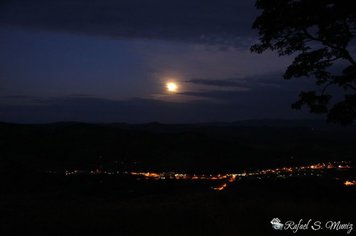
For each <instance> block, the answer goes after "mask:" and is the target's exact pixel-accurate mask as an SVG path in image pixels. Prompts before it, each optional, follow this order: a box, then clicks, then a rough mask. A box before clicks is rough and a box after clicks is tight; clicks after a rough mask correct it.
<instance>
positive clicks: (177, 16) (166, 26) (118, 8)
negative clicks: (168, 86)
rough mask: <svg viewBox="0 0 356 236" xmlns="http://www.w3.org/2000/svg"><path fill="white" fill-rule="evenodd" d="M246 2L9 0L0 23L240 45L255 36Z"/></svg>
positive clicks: (251, 8) (0, 12) (0, 10)
mask: <svg viewBox="0 0 356 236" xmlns="http://www.w3.org/2000/svg"><path fill="white" fill-rule="evenodd" d="M256 14H257V11H256V10H255V8H254V1H250V0H241V1H236V0H219V1H216V0H206V1H200V0H190V1H182V0H170V1H167V0H150V1H145V0H120V1H117V0H51V1H48V0H31V1H29V0H11V1H8V3H7V4H4V5H3V6H1V7H0V24H3V25H11V26H19V27H24V28H31V29H39V30H53V31H63V32H71V33H82V34H89V35H101V36H108V37H118V38H122V37H123V38H148V39H164V40H179V41H190V42H206V43H214V44H221V45H224V44H228V45H233V44H234V43H237V44H238V45H241V44H243V43H245V44H246V43H248V44H250V43H249V42H248V40H249V39H248V38H249V37H251V36H252V37H254V35H253V31H252V30H251V25H252V22H253V20H254V18H255V17H256Z"/></svg>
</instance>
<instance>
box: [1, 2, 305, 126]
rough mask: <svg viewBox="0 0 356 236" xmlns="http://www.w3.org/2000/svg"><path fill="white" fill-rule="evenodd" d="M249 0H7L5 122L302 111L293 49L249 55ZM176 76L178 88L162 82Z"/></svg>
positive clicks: (301, 83) (210, 117)
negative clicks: (289, 75) (292, 73)
mask: <svg viewBox="0 0 356 236" xmlns="http://www.w3.org/2000/svg"><path fill="white" fill-rule="evenodd" d="M257 15H258V12H257V11H256V10H255V8H254V1H250V0H241V1H236V0H220V1H216V0H205V1H198V0H191V1H181V0H180V1H178V0H170V1H163V0H150V1H144V0H130V1H129V0H121V1H114V0H53V1H45V0H6V1H4V3H2V5H0V52H1V53H0V121H8V122H26V123H32V122H53V121H69V120H71V121H85V122H129V123H137V122H151V121H159V122H169V123H172V122H179V123H185V122H210V121H234V120H242V119H261V118H289V119H294V118H305V117H310V115H308V114H307V113H305V112H300V111H299V112H298V111H293V110H291V108H290V104H291V103H292V102H293V101H295V100H296V98H297V96H298V93H299V91H300V90H301V89H303V88H304V89H305V88H308V87H309V86H311V82H310V81H307V80H305V79H304V80H303V79H300V80H293V81H284V80H283V79H282V78H281V75H282V73H283V71H284V70H285V68H286V66H287V65H288V63H290V61H291V58H286V57H285V58H280V57H278V56H277V55H276V54H275V53H272V52H267V53H264V54H261V55H257V54H251V53H250V51H249V47H250V46H251V44H253V42H255V41H256V39H257V34H256V32H254V31H253V30H251V25H252V22H253V20H254V18H255V17H256V16H257ZM167 81H174V82H176V83H177V85H178V91H177V92H175V93H169V92H168V91H167V90H166V88H165V84H166V82H167Z"/></svg>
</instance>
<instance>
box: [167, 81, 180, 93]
mask: <svg viewBox="0 0 356 236" xmlns="http://www.w3.org/2000/svg"><path fill="white" fill-rule="evenodd" d="M166 88H167V90H168V92H172V93H174V92H177V90H178V85H177V84H176V83H174V82H168V83H166Z"/></svg>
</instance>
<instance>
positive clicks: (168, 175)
mask: <svg viewBox="0 0 356 236" xmlns="http://www.w3.org/2000/svg"><path fill="white" fill-rule="evenodd" d="M350 168H351V166H350V165H349V164H348V163H347V162H345V161H341V162H329V163H317V164H313V165H308V166H300V167H281V168H275V169H264V170H258V171H254V172H243V173H233V174H232V173H229V174H214V175H213V174H208V175H204V174H201V175H198V174H184V173H175V172H161V173H156V172H127V171H125V172H119V171H116V172H110V171H103V170H100V169H96V170H93V171H89V172H85V171H81V170H73V171H65V172H64V174H65V175H66V176H68V175H79V174H90V175H102V174H105V175H115V174H127V175H131V176H135V177H137V179H152V180H166V179H171V180H207V181H220V182H222V183H221V184H220V185H218V186H216V187H212V189H213V190H216V191H222V190H224V189H226V188H227V187H228V186H229V184H231V183H233V182H235V181H237V180H238V179H240V178H241V177H249V176H255V177H257V178H258V179H261V178H262V176H266V175H277V177H286V176H293V175H294V174H297V175H299V174H300V173H303V174H304V175H313V171H314V170H328V169H340V170H341V169H350ZM48 173H49V172H48ZM317 175H318V176H320V174H317ZM343 184H344V185H345V186H353V185H356V181H355V180H347V181H345V182H344V183H343Z"/></svg>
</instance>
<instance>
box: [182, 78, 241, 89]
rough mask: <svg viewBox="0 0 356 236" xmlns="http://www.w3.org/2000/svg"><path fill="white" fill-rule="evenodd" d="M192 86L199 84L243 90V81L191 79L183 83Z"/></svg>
mask: <svg viewBox="0 0 356 236" xmlns="http://www.w3.org/2000/svg"><path fill="white" fill-rule="evenodd" d="M185 82H187V83H192V84H200V85H207V86H217V87H237V88H245V86H246V83H245V81H242V80H239V79H191V80H187V81H185Z"/></svg>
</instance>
